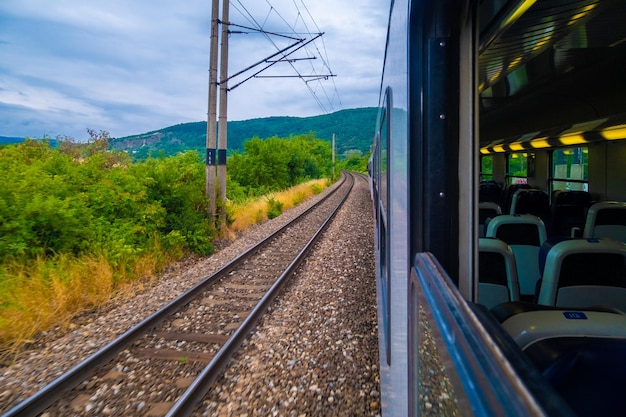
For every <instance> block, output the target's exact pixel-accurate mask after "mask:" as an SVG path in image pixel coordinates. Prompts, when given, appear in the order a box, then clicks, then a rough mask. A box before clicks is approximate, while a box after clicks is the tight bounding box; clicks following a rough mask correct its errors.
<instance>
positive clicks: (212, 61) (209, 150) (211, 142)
mask: <svg viewBox="0 0 626 417" xmlns="http://www.w3.org/2000/svg"><path fill="white" fill-rule="evenodd" d="M218 13H219V0H213V4H212V7H211V43H210V50H209V110H208V118H207V124H206V190H205V192H206V195H207V196H208V198H209V215H210V216H215V163H216V161H215V144H216V138H215V123H216V120H215V116H216V113H217V112H216V110H217V41H218V37H217V35H218V31H217V24H218Z"/></svg>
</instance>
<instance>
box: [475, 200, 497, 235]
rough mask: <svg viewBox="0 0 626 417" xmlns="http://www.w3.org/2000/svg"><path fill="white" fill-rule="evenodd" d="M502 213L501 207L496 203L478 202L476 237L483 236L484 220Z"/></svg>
mask: <svg viewBox="0 0 626 417" xmlns="http://www.w3.org/2000/svg"><path fill="white" fill-rule="evenodd" d="M501 214H502V209H501V208H500V206H499V205H498V204H497V203H494V202H492V201H484V202H481V203H478V237H485V222H486V221H487V219H492V218H494V217H496V216H499V215H501Z"/></svg>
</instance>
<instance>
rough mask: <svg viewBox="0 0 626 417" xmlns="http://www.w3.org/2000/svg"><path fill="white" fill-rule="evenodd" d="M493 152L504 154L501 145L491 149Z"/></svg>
mask: <svg viewBox="0 0 626 417" xmlns="http://www.w3.org/2000/svg"><path fill="white" fill-rule="evenodd" d="M493 151H494V152H506V150H505V149H504V146H503V145H496V146H494V147H493Z"/></svg>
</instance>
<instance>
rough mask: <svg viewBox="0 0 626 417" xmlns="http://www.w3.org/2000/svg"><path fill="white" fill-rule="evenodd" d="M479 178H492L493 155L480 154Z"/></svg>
mask: <svg viewBox="0 0 626 417" xmlns="http://www.w3.org/2000/svg"><path fill="white" fill-rule="evenodd" d="M480 179H481V180H492V179H493V155H482V156H481V157H480Z"/></svg>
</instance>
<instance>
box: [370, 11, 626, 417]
mask: <svg viewBox="0 0 626 417" xmlns="http://www.w3.org/2000/svg"><path fill="white" fill-rule="evenodd" d="M625 19H626V3H624V2H620V1H608V0H606V1H605V0H509V1H505V0H484V1H481V2H478V1H473V0H392V2H391V4H390V13H389V25H388V36H387V46H386V52H385V60H384V62H385V63H384V68H383V74H382V78H381V85H380V102H379V114H378V120H377V125H376V131H375V135H374V144H373V147H372V159H371V161H370V165H369V170H370V179H371V190H372V199H373V204H374V215H375V220H376V241H375V248H376V265H377V297H378V317H379V323H378V325H379V326H378V328H379V352H380V374H381V386H382V404H383V415H385V416H406V415H488V416H496V415H498V416H503V415H507V416H509V415H511V416H514V415H551V416H574V415H585V412H586V410H588V408H585V407H587V406H586V405H585V406H581V405H580V404H578V403H576V401H571V400H570V399H569V398H568V396H567V395H564V394H563V392H562V387H561V386H559V385H558V384H555V383H554V382H553V380H551V379H550V378H549V377H546V375H547V374H549V372H548V371H547V370H546V369H547V368H541V367H539V366H538V365H537V363H538V361H540V359H537V358H538V357H539V356H540V355H539V354H538V353H537V354H535V355H534V356H533V355H531V354H530V353H529V352H530V351H531V350H530V349H527V346H520V343H521V342H519V339H516V338H515V334H514V332H515V331H518V330H513V329H514V328H515V329H517V327H515V326H513V325H512V324H510V323H509V324H506V323H504V322H503V320H504V319H503V318H502V316H498V315H497V314H495V313H494V312H493V309H492V310H490V309H489V308H490V307H492V306H491V305H489V306H488V305H486V303H485V302H484V301H481V296H483V297H484V294H485V293H486V292H485V290H484V288H486V287H484V286H481V282H480V281H481V280H480V276H479V273H482V272H479V271H482V267H484V266H486V261H482V260H481V261H479V259H483V258H481V257H480V254H481V253H482V252H481V250H483V249H484V247H483V246H481V245H482V244H485V245H487V243H489V242H485V241H483V240H482V239H481V237H482V236H483V234H484V233H486V232H485V231H486V230H487V227H486V226H485V227H483V226H484V225H483V224H482V218H481V217H480V216H481V214H480V210H479V206H480V205H481V203H483V202H487V199H486V198H484V195H483V193H482V191H483V185H484V186H485V188H487V186H491V185H496V186H497V187H499V191H498V195H497V199H495V200H497V203H496V201H491V200H490V201H489V202H490V203H493V204H494V205H496V206H498V207H497V208H498V210H500V212H501V213H502V212H504V214H505V215H507V214H508V213H513V212H512V211H511V204H513V205H515V204H517V207H522V206H523V205H522V201H524V200H522V197H519V196H520V195H522V194H524V193H521V192H520V193H517V194H516V197H515V200H512V201H507V200H506V199H507V198H510V199H513V197H512V196H513V194H512V191H513V190H516V189H518V188H523V189H531V190H533V191H534V192H536V194H535V195H536V196H539V197H540V198H541V199H542V200H541V201H544V200H543V199H544V198H547V200H545V201H547V203H548V206H546V207H548V210H550V205H552V209H553V210H554V209H555V207H556V201H557V199H559V198H561V197H564V196H565V194H567V193H563V192H565V191H567V192H568V193H569V194H567V195H568V198H573V197H569V196H572V195H576V196H583V197H584V198H587V199H588V200H586V201H587V203H591V202H596V201H606V200H615V201H618V202H619V201H626V188H625V187H624V185H623V184H624V183H625V180H626V178H624V177H625V176H626V170H624V169H623V166H624V161H626V141H624V140H623V139H625V138H626V117H625V116H624V115H625V114H626V99H624V97H626V95H624V93H626V77H624V76H623V75H622V74H623V73H624V72H623V70H624V69H626V25H624V24H623V22H625V21H626V20H625ZM481 181H482V182H481ZM507 189H508V190H507ZM505 190H507V191H511V196H510V197H509V196H506V193H505ZM578 191H580V193H577V192H578ZM572 192H574V193H572ZM485 195H486V194H485ZM517 198H519V203H517V202H518V200H517ZM513 201H515V203H513ZM564 201H565V200H564ZM611 204H613V203H611ZM615 204H619V203H615ZM615 204H614V205H612V206H611V207H612V208H614V206H615ZM570 205H571V204H570V202H569V200H568V203H567V207H566V208H565V209H567V210H569V209H570V207H569V206H570ZM589 205H590V204H589ZM589 205H588V207H589ZM588 207H587V208H588ZM587 208H586V209H587ZM565 209H564V210H565ZM503 210H504V211H503ZM590 211H593V210H591V209H590ZM525 213H526V212H524V213H522V214H524V215H527V214H525ZM552 213H553V211H549V212H545V213H544V212H542V213H541V216H540V215H539V214H537V215H536V216H535V214H534V213H533V214H532V215H533V216H535V217H537V218H539V221H540V222H541V224H542V227H546V230H547V232H546V237H545V238H544V239H543V241H547V240H548V237H549V238H551V239H552V238H555V237H557V235H558V236H559V237H560V234H561V231H559V232H557V230H559V229H557V224H556V222H555V220H559V221H560V220H562V217H564V216H561V217H556V216H552ZM568 213H569V212H568ZM519 214H520V213H517V215H519ZM511 215H514V214H511ZM528 216H531V214H528ZM479 219H480V220H479ZM490 219H491V217H490ZM499 220H501V219H499ZM496 223H497V222H495V221H494V222H493V223H492V224H491V229H493V228H494V227H495V225H496ZM572 225H574V224H573V223H572V224H570V223H564V224H563V226H562V227H563V230H566V231H567V233H568V234H569V236H568V238H571V237H573V236H576V233H579V235H580V236H582V234H583V233H588V232H586V231H584V230H583V229H585V226H584V225H580V226H579V227H571V226H572ZM491 229H489V230H490V231H491ZM585 238H593V239H598V238H597V237H592V236H585ZM604 238H605V237H604V236H602V237H600V240H602V241H603V239H604ZM607 239H608V237H607ZM493 240H497V241H498V243H502V245H503V247H505V249H506V250H507V251H509V252H511V250H510V247H509V246H511V245H509V244H508V243H506V242H500V239H497V238H494V239H493ZM616 240H617V241H618V242H619V237H617V238H616ZM603 242H604V241H603ZM611 245H612V246H614V247H615V248H616V249H615V252H616V253H618V256H620V257H621V250H622V249H620V247H619V244H618V243H615V242H612V243H610V244H607V247H608V246H611ZM487 246H488V245H487ZM491 246H494V245H491ZM495 246H497V245H495ZM622 246H623V242H622ZM485 247H486V246H485ZM481 248H482V249H481ZM493 250H494V251H495V250H496V249H493ZM498 250H499V249H498ZM507 253H508V252H507ZM511 256H512V257H513V258H514V259H515V253H513V254H512V255H511ZM517 256H518V257H517V263H518V264H521V263H522V262H524V261H521V260H520V259H521V258H520V257H519V255H517ZM622 258H623V257H622ZM622 258H620V259H622ZM619 262H620V261H619V260H618V265H619ZM621 262H622V263H623V259H622V261H621ZM625 278H626V277H625ZM620 279H621V278H620ZM516 280H517V277H516ZM516 282H517V281H516ZM533 285H535V284H534V283H533ZM539 285H541V282H540V283H539V284H537V288H539ZM620 285H621V284H620ZM624 286H625V287H626V283H624ZM528 288H529V286H528V285H525V286H524V287H523V290H524V291H526V292H524V291H522V294H521V295H520V294H516V295H515V296H513V295H510V297H509V299H510V300H509V301H514V302H518V304H516V305H517V306H518V307H519V306H526V307H525V308H529V307H528V305H532V309H533V311H535V312H537V315H535V316H532V317H541V318H540V319H536V320H540V321H544V320H545V321H546V322H549V321H550V320H549V318H550V317H551V315H552V314H560V316H559V317H560V318H562V317H561V316H563V317H565V319H567V320H570V321H568V322H567V324H571V323H574V321H573V320H575V319H579V318H580V317H585V318H587V317H589V318H590V319H589V320H587V319H585V320H586V321H585V322H584V323H583V324H585V325H589V326H587V327H586V328H585V329H586V330H584V331H583V330H581V329H582V328H583V327H585V326H583V325H579V326H574V327H572V328H573V329H576V330H572V331H574V332H575V333H576V335H577V336H580V337H583V336H586V333H584V332H586V331H588V332H590V334H591V333H592V334H593V335H594V337H605V338H607V337H610V338H615V339H619V340H617V341H616V343H617V344H619V343H622V342H623V341H626V334H624V333H625V331H624V330H623V329H622V330H619V331H617V330H616V326H621V324H620V323H623V322H622V321H621V320H622V318H620V317H617V318H616V317H615V316H610V317H609V316H606V314H613V313H615V311H613V310H611V312H610V313H609V312H608V311H607V310H602V309H600V310H599V311H593V312H591V311H592V310H593V309H588V307H589V306H587V305H572V306H571V307H572V308H573V310H572V309H569V310H572V311H573V312H572V311H569V314H570V315H569V316H568V315H567V314H564V313H563V312H564V309H563V308H561V309H559V308H558V307H556V306H552V307H551V310H550V309H548V308H546V306H544V305H542V304H540V303H538V302H537V299H536V298H532V295H533V294H530V292H529V291H530V290H528ZM534 288H535V287H533V289H534ZM511 291H512V290H511ZM517 291H518V292H519V290H517ZM537 291H538V290H537ZM512 293H513V292H511V294H512ZM537 294H538V292H537ZM520 300H524V301H528V302H527V303H526V304H522V303H519V301H520ZM509 304H515V303H508V304H507V306H508V305H509ZM544 304H545V303H544ZM568 308H569V307H568ZM543 310H546V311H547V312H543ZM539 312H541V314H544V315H543V316H539V315H538V314H539ZM554 312H556V313H554ZM579 313H580V314H579ZM596 314H597V317H598V321H599V322H601V324H600V325H596V324H595V323H596V322H594V320H595V319H596V316H595V315H596ZM518 317H522V316H518ZM523 317H531V315H530V314H529V315H528V316H523ZM613 319H615V320H613ZM533 320H535V319H533ZM522 322H523V323H525V324H528V325H529V326H534V327H537V326H536V325H537V323H536V322H532V321H531V322H530V323H527V322H524V321H522ZM507 323H508V322H507ZM580 323H582V322H581V321H578V322H575V324H577V325H578V324H580ZM624 324H626V323H624ZM524 331H526V330H524V329H522V330H519V332H520V334H521V333H524ZM551 331H552V332H553V333H554V330H551ZM546 332H547V330H546ZM527 333H528V332H527V331H526V334H527ZM553 333H546V334H548V336H546V337H545V338H546V339H552V338H553V336H554V339H558V337H560V336H561V335H560V334H556V335H554V334H553ZM620 346H621V345H620ZM624 346H626V344H624ZM535 347H536V346H535ZM535 350H537V349H535ZM624 353H625V354H626V350H624ZM542 360H543V359H542ZM551 365H553V364H551ZM546 366H547V365H546ZM619 369H621V368H619ZM609 371H610V370H606V372H607V373H605V374H601V375H605V376H606V375H608V372H609ZM596 376H598V375H596ZM622 382H623V383H625V384H626V382H625V381H622V380H620V383H622ZM624 386H625V387H626V385H624ZM596 394H597V393H596ZM594 395H595V394H594ZM594 406H595V405H594ZM617 406H619V404H617V403H614V404H612V405H611V407H617ZM624 406H625V408H624V409H626V404H624Z"/></svg>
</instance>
